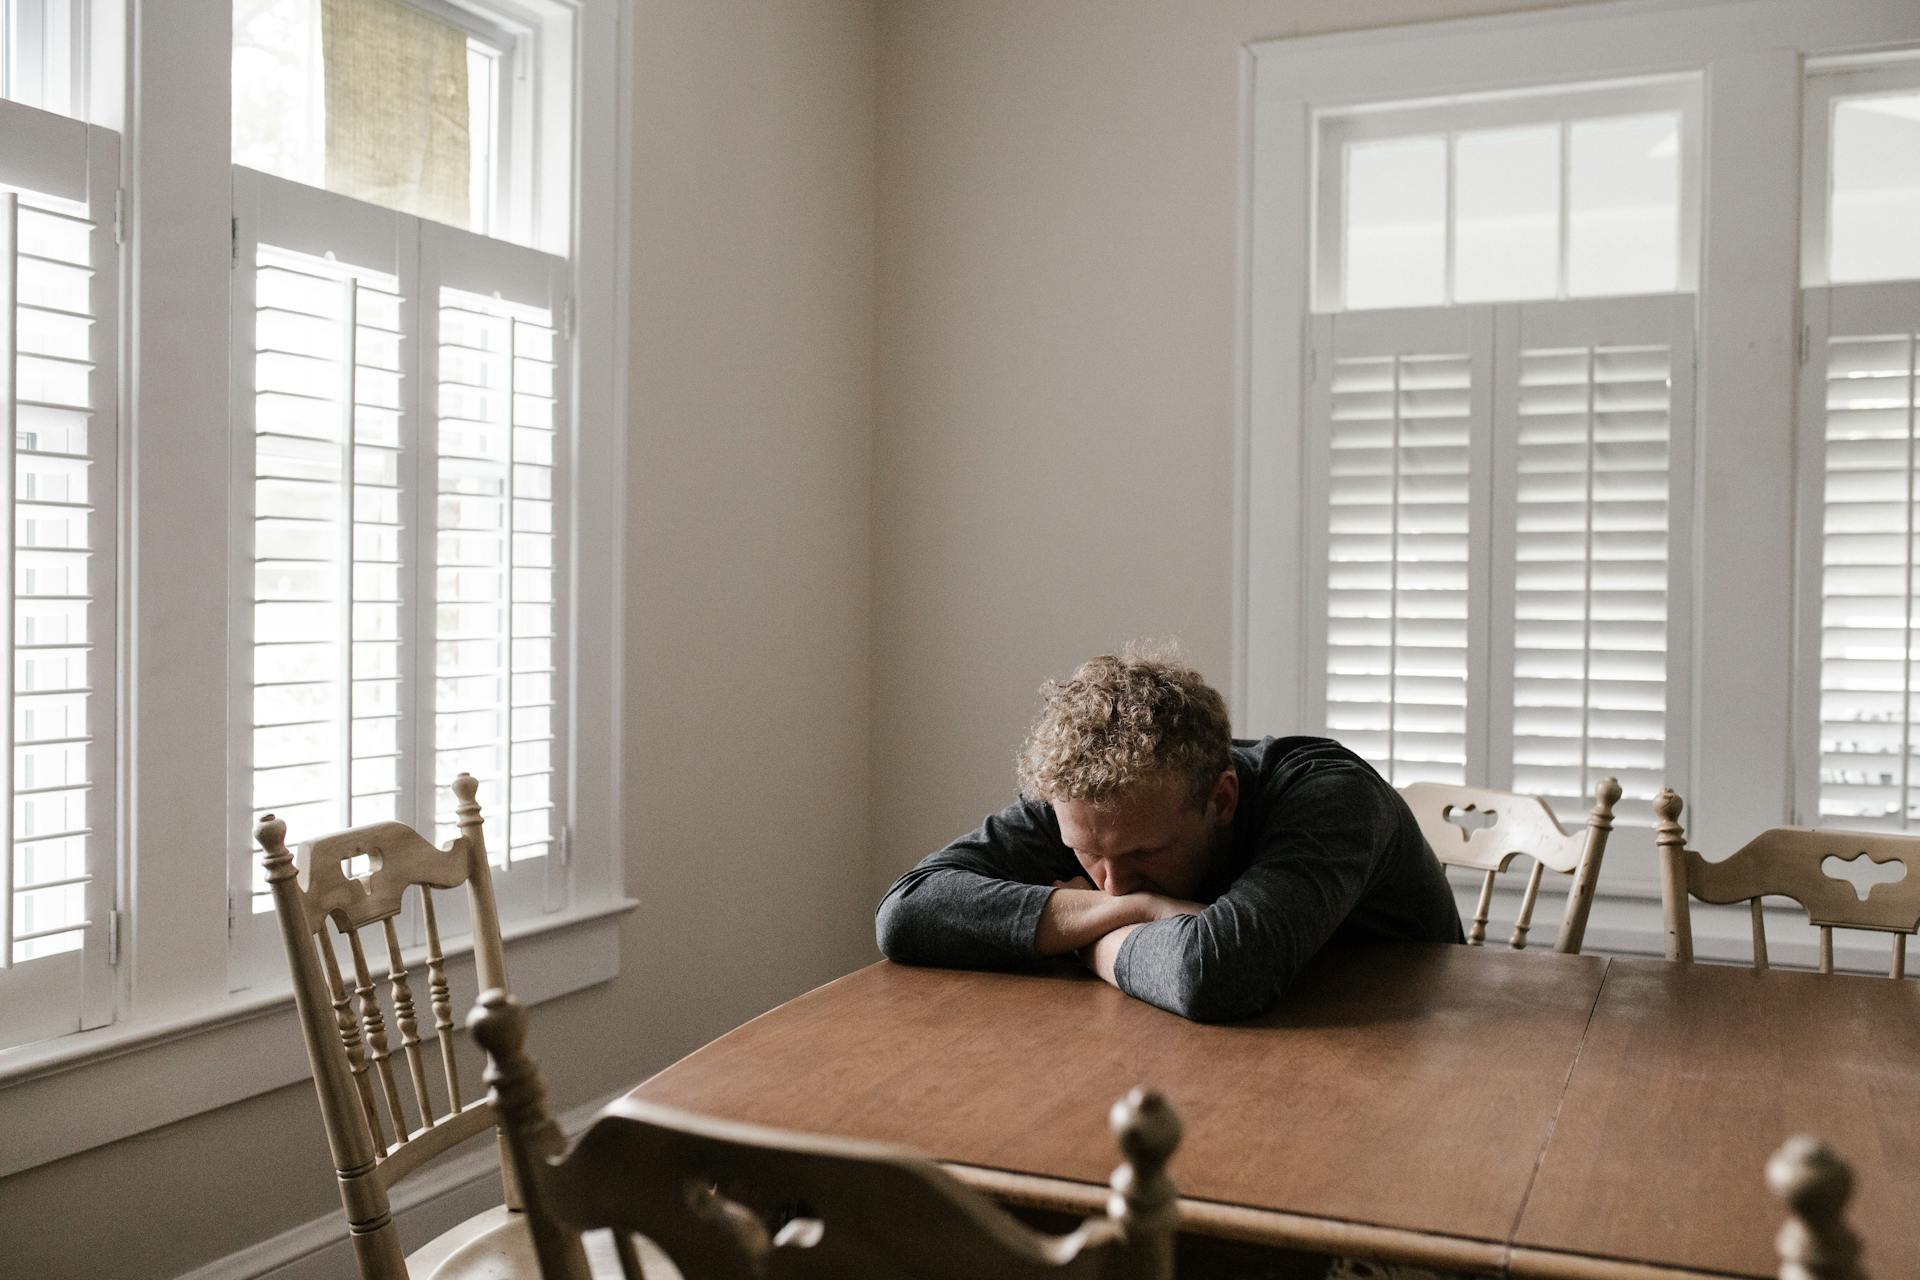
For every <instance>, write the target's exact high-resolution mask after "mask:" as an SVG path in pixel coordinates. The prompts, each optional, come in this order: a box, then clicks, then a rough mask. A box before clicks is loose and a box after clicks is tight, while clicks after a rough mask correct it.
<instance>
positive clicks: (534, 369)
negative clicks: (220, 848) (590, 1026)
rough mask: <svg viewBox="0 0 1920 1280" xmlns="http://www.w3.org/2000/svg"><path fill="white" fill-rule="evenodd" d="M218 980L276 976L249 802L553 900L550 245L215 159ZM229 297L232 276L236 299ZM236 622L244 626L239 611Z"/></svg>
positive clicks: (506, 895)
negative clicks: (233, 264) (223, 853)
mask: <svg viewBox="0 0 1920 1280" xmlns="http://www.w3.org/2000/svg"><path fill="white" fill-rule="evenodd" d="M234 192H235V225H236V228H237V231H236V234H237V237H238V243H237V245H236V254H237V256H238V261H239V263H240V264H241V266H243V267H244V266H245V264H248V263H251V270H250V271H248V270H241V271H239V272H238V273H237V275H238V278H239V279H240V280H241V281H242V282H243V284H246V283H250V285H251V289H250V291H249V290H248V289H245V288H239V289H236V290H235V294H234V299H235V310H234V316H233V325H234V333H235V341H236V344H237V352H236V361H235V369H236V386H235V407H234V417H235V422H236V426H237V428H238V429H239V431H240V432H241V433H242V436H243V438H244V440H245V446H244V447H242V448H241V449H239V450H238V451H237V457H238V458H240V459H243V461H242V462H241V463H240V466H241V474H237V475H236V476H235V489H236V497H237V498H238V499H240V500H241V501H240V502H237V503H236V511H239V510H241V509H244V511H245V513H246V514H245V519H244V521H242V522H241V523H243V525H244V527H242V528H239V529H237V530H236V535H235V538H234V546H235V551H236V555H237V556H238V557H240V562H239V570H240V571H239V572H236V574H235V580H236V581H245V582H247V583H248V584H250V587H251V594H250V595H249V597H248V598H247V600H246V601H245V609H246V610H247V612H246V614H245V617H244V620H241V624H240V625H236V626H235V627H234V628H233V633H234V637H235V639H234V645H235V649H234V655H233V664H234V669H235V672H236V676H238V675H239V674H240V673H245V674H246V681H247V686H246V689H245V697H244V698H236V700H235V707H236V711H237V714H236V715H235V717H234V724H233V727H232V734H231V746H230V752H231V755H232V758H233V762H234V764H233V779H234V780H233V784H232V786H233V796H232V801H231V810H230V813H231V830H232V831H233V832H234V834H235V844H234V847H233V853H232V880H233V884H234V893H235V894H236V896H237V897H244V898H245V899H246V901H247V902H248V904H249V905H248V909H247V910H246V911H245V912H236V917H238V916H241V915H245V916H250V917H253V919H252V922H251V924H250V925H249V926H247V927H244V928H238V929H236V933H235V947H236V952H237V955H238V956H239V958H238V959H237V961H236V965H235V981H236V983H238V984H240V985H246V984H247V983H248V982H249V981H251V980H252V975H253V974H255V973H261V974H277V972H278V965H279V963H280V943H279V941H278V937H277V935H276V934H275V933H274V927H275V926H274V925H273V921H272V917H271V912H272V902H271V899H270V898H269V897H268V895H267V892H266V885H265V882H264V879H263V873H262V871H261V870H260V866H259V857H258V851H257V850H255V849H254V848H252V847H251V845H250V844H248V843H247V842H246V841H245V836H246V834H247V833H249V832H251V830H252V829H253V826H254V824H255V822H256V821H257V819H258V817H259V815H260V814H262V813H267V812H272V813H274V814H276V815H278V816H279V817H281V818H283V819H285V820H286V821H287V823H288V825H289V830H290V831H291V832H292V836H293V838H294V839H296V840H298V839H300V838H302V833H312V834H322V833H325V832H328V831H332V830H337V829H339V828H341V827H345V826H349V825H359V824H362V823H367V822H380V821H388V820H394V819H397V820H399V821H403V822H407V823H409V824H410V825H413V826H415V827H417V828H419V829H421V830H423V831H426V830H434V829H435V828H438V838H439V839H441V840H446V839H450V838H451V837H452V836H453V835H454V834H455V830H454V825H453V814H452V809H451V805H452V801H451V794H450V791H449V787H450V786H451V784H452V781H453V779H454V777H455V775H457V774H458V773H460V772H461V771H463V770H464V771H467V772H470V773H472V774H474V776H475V777H477V778H479V779H481V782H482V788H483V790H482V794H481V803H482V806H483V809H484V811H485V812H486V814H487V816H488V817H489V819H490V820H491V821H490V824H489V825H490V838H489V841H488V845H489V854H490V856H491V858H492V860H493V862H494V865H495V868H496V871H495V877H494V883H495V888H496V892H497V894H498V896H499V898H500V902H501V907H502V911H503V912H504V913H506V914H508V915H513V914H516V913H521V914H525V913H538V912H540V911H543V910H551V909H555V908H557V907H559V906H561V905H564V901H565V881H564V876H563V874H562V870H561V866H560V863H561V858H560V857H557V856H554V855H556V854H557V853H560V852H563V850H564V841H565V839H566V826H565V822H564V815H563V814H562V812H561V810H560V808H559V801H560V798H561V796H562V794H563V793H562V791H561V785H560V784H561V781H562V774H561V766H562V763H563V760H562V756H563V751H562V747H563V744H564V728H565V726H564V712H565V707H564V705H563V704H562V702H561V699H560V697H559V689H560V687H561V681H560V676H561V673H562V672H563V671H564V663H563V655H564V652H565V639H566V638H565V634H564V631H563V629H562V627H561V618H562V612H563V608H564V601H563V600H562V598H561V596H560V593H559V590H558V587H559V575H558V572H557V567H558V566H559V565H560V564H561V563H562V547H561V538H560V533H561V531H562V530H563V529H564V527H565V526H564V518H565V514H566V506H565V484H564V476H563V472H562V468H561V466H560V463H561V461H562V460H563V458H564V455H565V452H566V447H567V445H568V443H569V435H570V433H569V432H568V430H567V416H566V406H565V403H564V400H563V398H562V397H561V395H560V392H561V385H560V379H559V377H558V376H557V374H558V371H559V370H560V369H562V368H563V367H565V365H566V361H567V356H566V343H565V341H564V336H563V334H562V333H561V331H560V327H559V318H560V317H562V316H564V315H565V314H566V311H567V307H568V301H567V299H568V289H569V287H570V286H569V284H568V270H567V263H566V262H565V260H564V259H557V258H553V257H550V256H549V255H546V254H542V253H538V252H536V251H533V250H529V249H523V248H520V247H519V246H515V245H510V244H506V243H503V242H500V241H496V240H492V239H488V238H483V237H479V236H474V235H470V234H468V233H464V232H459V231H454V230H451V229H448V228H445V227H441V226H438V225H435V224H433V223H431V222H427V221H424V220H421V219H417V218H413V217H410V216H407V215H405V214H401V213H398V212H394V211H392V210H388V209H384V208H379V207H376V206H373V205H370V204H367V203H364V202H361V201H356V200H350V199H348V198H346V197H343V196H340V195H336V194H333V193H330V192H323V191H315V190H311V189H309V188H307V187H304V186H302V185H299V184H296V183H292V182H287V181H284V180H281V179H278V178H273V177H269V176H267V175H265V174H256V173H253V172H251V171H249V170H246V169H236V170H235V171H234ZM249 292H250V296H249ZM249 621H250V625H247V622H249Z"/></svg>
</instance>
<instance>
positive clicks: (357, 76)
mask: <svg viewBox="0 0 1920 1280" xmlns="http://www.w3.org/2000/svg"><path fill="white" fill-rule="evenodd" d="M320 14H321V29H320V38H321V42H322V45H323V47H324V49H325V51H326V66H327V189H328V190H330V191H338V192H340V193H341V194H342V195H349V196H352V197H354V198H355V199H358V200H370V201H372V202H373V203H375V204H382V205H385V206H387V207H388V208H390V209H400V210H402V211H404V212H407V213H413V214H418V215H419V216H420V217H423V218H432V219H433V220H434V221H436V222H444V223H447V224H449V225H451V226H456V227H465V226H466V225H467V224H468V221H469V214H470V197H469V193H468V189H467V171H468V168H469V167H470V152H469V150H468V147H469V140H468V130H467V36H466V33H465V32H464V31H461V30H460V29H459V28H458V27H455V26H453V25H452V24H450V23H446V22H441V21H439V20H438V19H436V18H432V17H429V16H428V15H426V14H424V13H422V12H420V11H419V10H418V9H415V8H413V7H411V6H409V5H406V4H402V3H400V2H399V0H324V3H323V5H322V8H321V11H320Z"/></svg>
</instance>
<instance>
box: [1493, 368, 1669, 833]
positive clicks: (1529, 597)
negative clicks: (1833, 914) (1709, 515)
mask: <svg viewBox="0 0 1920 1280" xmlns="http://www.w3.org/2000/svg"><path fill="white" fill-rule="evenodd" d="M1670 375H1671V355H1670V352H1669V350H1668V348H1666V347H1665V346H1651V345H1649V346H1585V347H1576V348H1564V349H1562V348H1555V349H1522V350H1521V351H1520V353H1519V361H1518V369H1517V370H1516V371H1514V373H1513V374H1512V375H1509V376H1514V377H1516V378H1517V385H1516V386H1515V389H1514V415H1515V431H1514V437H1513V441H1512V448H1513V449H1514V451H1515V459H1514V473H1515V476H1516V479H1515V491H1514V495H1513V497H1514V532H1513V547H1514V566H1513V573H1514V577H1513V591H1514V632H1513V636H1514V639H1513V736H1512V742H1513V775H1512V785H1513V789H1514V790H1517V791H1521V792H1527V793H1532V794H1539V795H1543V796H1546V797H1548V798H1549V799H1550V800H1551V801H1552V802H1554V804H1555V807H1556V808H1557V809H1558V810H1560V811H1561V812H1562V813H1577V812H1578V811H1579V810H1580V809H1582V808H1584V807H1585V805H1586V804H1587V802H1588V797H1590V796H1591V794H1592V791H1593V788H1594V786H1595V784H1596V783H1597V782H1598V781H1599V780H1600V779H1601V778H1604V777H1607V776H1613V777H1617V778H1618V779H1619V780H1620V784H1621V787H1622V789H1623V790H1624V791H1625V793H1626V795H1627V797H1629V799H1628V800H1627V801H1625V802H1623V803H1622V806H1621V809H1620V812H1621V814H1622V815H1623V816H1624V817H1626V818H1628V820H1639V819H1644V818H1645V817H1646V813H1645V812H1644V811H1645V810H1646V808H1647V801H1646V800H1645V799H1644V797H1648V796H1651V795H1653V794H1654V793H1655V792H1656V791H1657V790H1658V789H1659V788H1660V787H1661V786H1663V785H1665V782H1666V779H1665V777H1664V772H1665V766H1666V755H1665V743H1666V737H1667V699H1666V682H1667V660H1668V656H1667V613H1668V600H1667V574H1668V563H1667V561H1668V514H1669V513H1668V505H1669V503H1668V487H1669V437H1670V405H1671V376H1670Z"/></svg>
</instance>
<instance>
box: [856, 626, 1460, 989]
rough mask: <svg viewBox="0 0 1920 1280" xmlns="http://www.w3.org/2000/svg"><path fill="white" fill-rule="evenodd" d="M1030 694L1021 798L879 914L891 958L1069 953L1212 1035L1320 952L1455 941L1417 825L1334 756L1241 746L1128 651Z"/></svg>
mask: <svg viewBox="0 0 1920 1280" xmlns="http://www.w3.org/2000/svg"><path fill="white" fill-rule="evenodd" d="M1041 693H1042V695H1043V697H1044V699H1045V707H1044V709H1043V710H1042V711H1041V713H1040V717H1039V719H1037V720H1036V721H1035V722H1034V724H1033V728H1032V729H1031V730H1030V731H1029V732H1028V735H1027V741H1026V744H1025V746H1024V747H1023V748H1022V749H1021V753H1020V760H1019V780H1020V790H1021V799H1020V800H1019V801H1018V802H1016V803H1014V804H1012V805H1010V806H1008V807H1007V808H1006V809H1004V810H1002V811H1001V812H1000V813H998V814H996V815H994V816H993V817H990V818H988V819H987V820H986V822H985V823H983V824H982V825H981V827H980V828H979V830H977V831H974V832H973V833H972V834H970V835H967V836H963V837H961V838H960V839H959V840H956V841H954V842H953V843H952V844H950V845H948V846H947V847H946V848H944V849H942V850H940V851H939V852H938V853H935V854H931V855H929V856H928V857H926V858H925V859H923V860H922V861H921V863H920V864H919V865H918V866H916V867H915V868H914V869H913V870H911V871H909V872H907V874H906V875H904V876H901V877H900V879H899V880H898V881H896V882H895V883H894V886H893V888H891V889H889V890H888V891H887V896H886V897H885V898H884V899H882V900H881V903H880V907H879V910H878V912H877V914H876V933H877V935H878V938H879V943H880V949H881V951H882V952H884V953H885V954H886V955H887V956H888V957H889V958H891V959H894V960H900V961H905V962H907V963H911V964H937V965H956V966H969V967H983V968H989V967H1007V966H1013V965H1018V964H1021V963H1025V962H1032V961H1034V960H1037V959H1039V958H1041V957H1045V956H1057V955H1064V954H1066V953H1068V952H1078V953H1080V954H1081V956H1082V957H1083V958H1084V959H1085V960H1086V961H1087V962H1088V963H1089V964H1091V965H1092V967H1093V969H1094V971H1095V972H1097V973H1098V974H1099V975H1100V976H1101V977H1102V978H1104V979H1106V980H1107V981H1108V982H1110V983H1112V984H1113V985H1114V986H1116V987H1118V988H1120V990H1122V991H1124V992H1126V993H1127V994H1128V995H1131V996H1135V997H1138V998H1139V999H1142V1000H1146V1001H1148V1002H1150V1003H1152V1004H1155V1005H1158V1006H1160V1007H1161V1008H1162V1009H1167V1010H1170V1011H1172V1012H1174V1013H1178V1014H1181V1015H1183V1016H1185V1017H1188V1018H1193V1019H1196V1020H1199V1021H1205V1022H1213V1021H1223V1020H1226V1019H1230V1018H1239V1017H1245V1016H1247V1015H1250V1014H1254V1013H1258V1012H1259V1011H1260V1010H1262V1009H1265V1008H1266V1007H1267V1006H1268V1005H1270V1004H1272V1003H1273V1002H1274V1000H1275V999H1277V998H1278V997H1279V995H1280V993H1281V991H1282V990H1283V989H1284V988H1285V987H1286V985H1287V984H1288V982H1290V981H1291V980H1292V979H1293V976H1294V975H1295V974H1296V973H1298V972H1299V971H1300V969H1301V967H1302V966H1304V965H1305V964H1306V963H1307V961H1308V960H1310V959H1312V958H1313V956H1314V954H1315V953H1316V952H1318V951H1319V950H1320V948H1321V946H1322V945H1324V944H1325V943H1326V942H1328V941H1329V940H1333V939H1338V940H1340V941H1349V940H1353V941H1358V940H1362V939H1396V938H1398V939H1416V940H1424V941H1429V942H1460V941H1462V940H1463V939H1462V934H1461V931H1460V915H1459V912H1458V911H1457V910H1456V909H1455V907H1454V902H1453V894H1452V892H1451V890H1450V889H1449V888H1448V886H1447V881H1446V877H1445V875H1444V874H1443V873H1442V871H1441V869H1440V864H1439V862H1438V861H1437V860H1436V859H1435V858H1434V856H1433V851H1432V850H1431V849H1429V848H1428V847H1427V843H1426V841H1425V840H1424V839H1423V838H1422V837H1421V835H1420V828H1419V825H1418V824H1417V823H1416V822H1415V820H1414V817H1413V814H1412V812H1411V811H1409V810H1408V808H1407V806H1406V803H1405V802H1404V801H1402V800H1401V799H1400V796H1399V794H1398V793H1397V792H1396V791H1394V789H1393V788H1392V787H1391V786H1389V785H1388V784H1387V783H1386V782H1385V781H1383V780H1382V779H1381V777H1380V775H1379V774H1377V773H1375V772H1374V771H1373V769H1372V768H1371V767H1370V766H1369V765H1368V764H1367V763H1366V762H1365V761H1364V760H1362V759H1360V757H1358V756H1356V755H1354V754H1353V753H1352V752H1351V751H1348V750H1347V749H1346V748H1345V747H1342V746H1341V745H1340V744H1339V743H1337V742H1332V741H1329V740H1328V739H1325V738H1266V739H1263V740H1261V741H1259V742H1251V741H1236V740H1234V739H1233V738H1232V737H1231V733H1230V730H1229V728H1228V722H1227V708H1226V702H1225V700H1224V699H1222V698H1221V696H1220V695H1219V694H1218V693H1217V692H1215V691H1214V690H1213V689H1212V688H1211V687H1209V686H1208V685H1207V683H1206V681H1205V680H1203V679H1202V678H1201V676H1200V674H1199V673H1198V672H1197V671H1195V670H1193V669H1192V668H1191V667H1188V666H1186V665H1184V664H1182V663H1179V662H1177V661H1172V660H1168V659H1162V658H1157V657H1153V656H1142V655H1140V654H1138V653H1135V652H1133V651H1131V650H1129V651H1128V652H1126V653H1123V654H1121V655H1119V656H1113V655H1107V656H1102V657H1098V658H1094V659H1091V660H1090V661H1088V662H1086V663H1085V664H1083V665H1082V666H1081V667H1080V669H1079V670H1078V671H1076V672H1074V674H1073V677H1072V679H1070V680H1067V681H1066V682H1064V683H1059V682H1052V681H1049V682H1048V683H1047V684H1046V685H1045V686H1043V687H1042V689H1041Z"/></svg>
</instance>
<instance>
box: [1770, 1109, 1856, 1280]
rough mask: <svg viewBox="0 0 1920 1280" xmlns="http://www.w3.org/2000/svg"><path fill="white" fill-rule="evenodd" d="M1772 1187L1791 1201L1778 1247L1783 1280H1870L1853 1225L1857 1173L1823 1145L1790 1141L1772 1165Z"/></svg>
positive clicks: (1806, 1141) (1791, 1139)
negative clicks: (1849, 1212) (1850, 1206)
mask: <svg viewBox="0 0 1920 1280" xmlns="http://www.w3.org/2000/svg"><path fill="white" fill-rule="evenodd" d="M1767 1185H1768V1186H1769V1187H1771V1188H1773V1191H1774V1194H1775V1195H1778V1196H1779V1197H1780V1198H1781V1199H1783V1200H1785V1201H1786V1202H1787V1209H1788V1211H1789V1217H1788V1218H1787V1221H1786V1225H1784V1226H1782V1227H1781V1228H1780V1234H1779V1236H1778V1237H1776V1239H1775V1244H1776V1245H1777V1246H1778V1248H1779V1250H1780V1280H1867V1273H1866V1269H1865V1268H1864V1267H1863V1266H1862V1265H1861V1261H1860V1237H1859V1236H1857V1235H1855V1234H1854V1233H1853V1229H1852V1228H1851V1227H1849V1226H1847V1222H1846V1209H1847V1201H1848V1199H1849V1198H1851V1197H1852V1195H1853V1170H1851V1169H1849V1168H1848V1167H1847V1164H1846V1161H1844V1160H1842V1159H1841V1158H1840V1157H1839V1156H1837V1155H1835V1154H1834V1153H1833V1151H1832V1150H1831V1149H1829V1148H1828V1147H1827V1145H1826V1144H1825V1143H1823V1142H1817V1141H1815V1140H1814V1139H1812V1138H1806V1137H1799V1138H1789V1139H1788V1140H1787V1142H1786V1145H1785V1146H1783V1147H1781V1148H1780V1149H1779V1150H1778V1151H1776V1152H1774V1154H1773V1158H1772V1159H1771V1160H1768V1161H1767Z"/></svg>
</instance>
